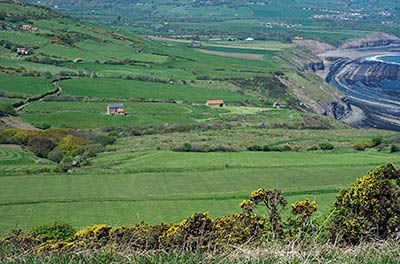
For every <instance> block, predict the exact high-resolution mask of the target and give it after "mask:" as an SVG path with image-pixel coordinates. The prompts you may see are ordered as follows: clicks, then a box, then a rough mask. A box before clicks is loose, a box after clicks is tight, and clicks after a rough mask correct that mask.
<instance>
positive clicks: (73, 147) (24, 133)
mask: <svg viewBox="0 0 400 264" xmlns="http://www.w3.org/2000/svg"><path fill="white" fill-rule="evenodd" d="M115 140H116V138H115V137H112V136H108V135H105V134H103V133H101V132H93V131H77V130H75V129H68V128H57V129H46V130H22V129H14V128H9V129H3V130H0V144H18V145H24V146H27V148H28V149H29V150H30V151H31V152H33V153H34V154H35V155H37V156H38V157H41V158H48V159H49V160H51V161H53V162H56V163H61V161H63V160H64V159H65V160H64V162H62V165H63V168H62V171H65V170H68V168H69V167H73V166H75V165H76V166H78V167H79V166H82V165H84V164H87V161H86V159H88V158H91V157H95V156H96V155H97V153H99V152H102V151H104V147H105V146H108V145H110V144H113V143H114V142H115Z"/></svg>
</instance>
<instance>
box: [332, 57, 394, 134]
mask: <svg viewBox="0 0 400 264" xmlns="http://www.w3.org/2000/svg"><path fill="white" fill-rule="evenodd" d="M326 61H328V62H329V63H330V67H329V71H328V74H327V75H326V78H325V80H326V82H328V83H330V84H332V85H335V86H336V87H338V88H339V90H340V91H341V92H342V93H344V94H345V95H346V97H347V98H348V102H349V104H350V105H351V106H353V107H357V108H359V109H360V110H361V112H362V115H361V116H359V118H358V119H356V120H354V119H350V123H351V124H353V125H355V126H359V127H364V128H380V129H391V130H397V131H400V89H399V88H398V87H400V79H399V77H400V76H399V71H400V65H397V64H391V63H385V62H380V61H375V60H370V59H365V58H357V59H347V58H334V57H329V58H326ZM339 119H341V117H339Z"/></svg>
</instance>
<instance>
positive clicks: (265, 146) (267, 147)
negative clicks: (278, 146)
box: [262, 145, 271, 151]
mask: <svg viewBox="0 0 400 264" xmlns="http://www.w3.org/2000/svg"><path fill="white" fill-rule="evenodd" d="M262 151H271V148H270V147H269V146H268V145H264V146H263V147H262Z"/></svg>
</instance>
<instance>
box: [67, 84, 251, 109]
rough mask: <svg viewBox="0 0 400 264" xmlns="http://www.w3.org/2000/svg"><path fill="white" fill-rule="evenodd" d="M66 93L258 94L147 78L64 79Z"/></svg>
mask: <svg viewBox="0 0 400 264" xmlns="http://www.w3.org/2000/svg"><path fill="white" fill-rule="evenodd" d="M60 86H61V87H62V88H63V94H65V95H74V96H91V97H97V98H108V99H110V98H145V99H159V100H183V101H189V102H198V103H205V102H206V101H207V100H215V99H221V100H224V101H225V102H226V103H237V102H238V101H240V100H244V99H250V100H255V99H256V98H254V97H250V96H244V95H240V94H237V93H233V92H230V91H223V90H212V89H207V88H199V87H195V86H188V85H179V84H166V83H155V82H143V81H135V80H119V79H102V78H97V79H74V80H67V81H62V82H60Z"/></svg>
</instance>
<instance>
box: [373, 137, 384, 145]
mask: <svg viewBox="0 0 400 264" xmlns="http://www.w3.org/2000/svg"><path fill="white" fill-rule="evenodd" d="M371 142H372V144H373V146H374V147H375V146H378V145H380V144H382V143H385V140H384V139H383V138H382V137H381V136H378V137H373V138H372V139H371Z"/></svg>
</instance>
